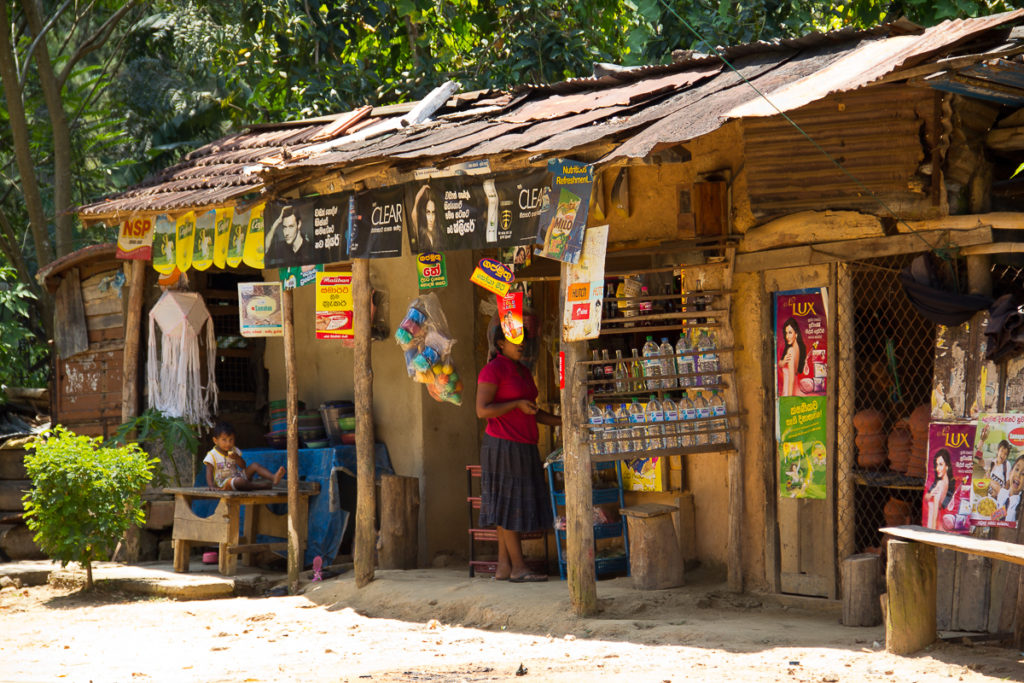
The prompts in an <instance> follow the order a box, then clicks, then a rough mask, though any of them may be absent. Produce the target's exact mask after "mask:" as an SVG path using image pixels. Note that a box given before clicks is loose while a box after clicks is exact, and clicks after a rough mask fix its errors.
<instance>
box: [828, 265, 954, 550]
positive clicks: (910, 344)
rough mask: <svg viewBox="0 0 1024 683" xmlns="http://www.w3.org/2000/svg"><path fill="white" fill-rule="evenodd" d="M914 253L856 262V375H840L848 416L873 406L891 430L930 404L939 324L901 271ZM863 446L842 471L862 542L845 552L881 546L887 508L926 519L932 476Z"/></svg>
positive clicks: (850, 341)
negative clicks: (920, 309)
mask: <svg viewBox="0 0 1024 683" xmlns="http://www.w3.org/2000/svg"><path fill="white" fill-rule="evenodd" d="M913 258H914V255H905V256H892V257H885V258H879V259H870V260H865V261H858V262H853V263H850V264H849V271H848V272H849V273H850V276H851V279H852V283H851V284H852V295H853V308H854V323H853V325H852V332H851V329H850V327H848V326H841V327H840V330H841V332H840V340H839V341H840V344H841V345H843V346H844V347H845V348H846V349H848V350H852V355H853V358H854V368H853V372H852V377H848V376H841V377H840V378H839V379H840V382H853V384H854V390H853V392H852V395H853V397H854V398H853V402H854V405H846V404H845V403H847V402H848V399H847V398H845V397H846V396H848V395H849V393H848V392H839V396H840V399H839V405H838V410H837V420H838V421H839V422H840V423H842V422H843V421H851V422H852V420H853V418H854V416H855V415H856V414H857V413H858V412H859V411H862V410H866V409H873V410H876V411H878V412H879V413H881V415H882V416H883V434H884V435H888V434H889V433H890V432H891V431H892V429H893V427H894V426H896V425H897V424H898V423H899V422H900V421H901V420H906V419H908V418H909V417H910V414H911V412H913V410H914V409H915V408H916V407H918V406H920V405H926V404H930V401H931V386H932V374H933V372H932V366H933V358H934V349H935V325H933V324H932V323H931V322H929V321H927V320H925V319H924V318H923V317H921V316H920V315H919V314H918V313H917V311H916V310H915V309H914V307H913V306H912V305H911V304H910V302H909V301H908V300H907V298H906V296H904V294H903V290H902V288H901V286H900V283H899V279H898V273H899V271H900V270H901V269H902V268H903V267H905V266H907V265H909V263H910V261H911V260H912V259H913ZM851 334H852V338H849V337H850V335H851ZM847 426H851V425H847ZM840 432H842V430H840ZM850 433H853V434H856V430H854V429H851V431H850ZM855 453H856V454H857V460H855V461H854V466H853V469H852V471H850V472H848V473H847V472H843V471H842V470H839V472H838V476H839V477H840V478H842V477H846V476H849V477H851V478H852V479H853V484H854V485H853V487H852V488H853V496H852V501H850V502H852V505H851V504H850V502H845V503H843V502H841V503H840V505H839V509H838V510H837V515H838V518H839V519H838V522H839V526H840V528H843V527H846V528H847V529H850V528H851V527H852V532H853V533H852V538H853V541H854V545H855V547H854V548H852V549H851V548H846V549H840V553H842V552H844V551H847V552H848V551H850V550H852V551H853V552H865V551H867V552H872V551H874V552H878V549H879V548H880V546H881V535H880V534H879V533H878V529H879V527H882V526H885V525H886V515H887V514H888V515H889V516H890V518H891V519H890V523H891V522H892V521H895V520H896V516H897V515H898V516H900V517H909V519H910V520H911V521H913V522H915V523H917V522H918V521H919V520H920V518H921V496H922V490H923V486H924V480H923V478H918V477H913V476H907V475H906V474H903V473H901V472H898V471H895V470H893V469H891V468H890V462H889V460H888V458H886V459H885V460H884V461H882V462H881V463H879V464H877V465H875V466H871V465H870V463H868V462H867V461H866V460H865V459H863V458H861V457H860V452H859V449H855ZM865 465H867V466H865ZM842 483H843V482H840V484H842ZM897 523H903V522H902V520H901V521H898V522H897ZM839 559H840V560H841V559H842V557H840V558H839Z"/></svg>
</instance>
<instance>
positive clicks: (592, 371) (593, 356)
mask: <svg viewBox="0 0 1024 683" xmlns="http://www.w3.org/2000/svg"><path fill="white" fill-rule="evenodd" d="M590 360H592V361H594V362H593V363H591V364H590V368H589V370H588V371H587V377H589V378H590V379H591V380H596V379H601V364H600V363H599V362H598V361H600V360H601V358H600V357H599V356H598V354H597V349H591V351H590ZM592 389H593V390H594V391H599V390H600V387H597V386H594V387H592Z"/></svg>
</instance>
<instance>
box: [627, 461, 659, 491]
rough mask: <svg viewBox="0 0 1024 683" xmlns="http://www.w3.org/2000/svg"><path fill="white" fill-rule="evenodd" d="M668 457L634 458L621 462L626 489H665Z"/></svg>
mask: <svg viewBox="0 0 1024 683" xmlns="http://www.w3.org/2000/svg"><path fill="white" fill-rule="evenodd" d="M667 463H668V461H667V459H666V458H661V457H655V458H633V459H632V460H623V461H622V462H621V463H619V467H620V469H621V470H622V488H623V489H625V490H626V491H664V490H665V481H666V479H667V477H666V474H665V469H666V465H667Z"/></svg>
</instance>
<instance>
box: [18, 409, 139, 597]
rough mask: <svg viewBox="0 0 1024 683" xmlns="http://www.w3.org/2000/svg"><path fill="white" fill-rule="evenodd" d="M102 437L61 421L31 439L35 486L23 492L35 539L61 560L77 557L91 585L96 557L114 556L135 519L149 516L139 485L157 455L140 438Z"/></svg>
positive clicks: (28, 460) (29, 464)
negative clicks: (107, 443)
mask: <svg viewBox="0 0 1024 683" xmlns="http://www.w3.org/2000/svg"><path fill="white" fill-rule="evenodd" d="M101 441H102V439H99V438H90V437H87V436H79V435H78V434H75V433H74V432H72V431H70V430H68V429H66V428H64V427H62V426H60V425H58V426H57V427H55V428H54V429H53V430H51V431H49V432H46V433H45V434H43V435H42V436H40V437H39V438H37V439H36V440H35V441H33V442H32V443H30V444H28V446H26V448H28V449H29V450H30V451H31V452H30V453H28V454H26V455H25V469H26V471H27V472H28V476H29V478H30V479H31V480H32V488H31V489H29V492H28V493H27V494H25V497H24V498H23V500H24V503H25V523H26V524H27V525H28V528H29V529H30V530H31V531H33V532H35V536H33V540H34V541H35V542H36V544H37V545H38V546H39V548H40V549H41V550H42V551H43V552H44V553H46V554H47V555H48V556H49V557H51V558H53V559H55V560H58V561H60V563H61V565H62V566H67V564H68V563H69V562H78V563H79V564H81V565H82V566H83V567H85V570H86V576H87V582H86V588H92V563H93V562H94V561H96V560H105V559H107V558H109V557H110V554H111V552H112V551H113V549H114V545H115V544H116V543H117V541H118V539H120V538H121V537H122V536H123V535H124V533H125V532H126V531H127V530H128V528H129V527H130V526H132V525H135V526H141V525H142V524H144V523H145V521H146V516H145V512H144V511H143V509H142V496H141V491H142V489H143V487H144V486H145V485H146V484H147V483H149V481H150V479H152V477H153V467H154V464H155V463H156V460H150V459H149V458H148V456H147V455H146V454H145V453H144V452H143V451H142V449H140V448H139V446H138V444H134V443H133V444H128V445H126V446H120V447H116V448H103V447H102V446H101V445H100V443H101Z"/></svg>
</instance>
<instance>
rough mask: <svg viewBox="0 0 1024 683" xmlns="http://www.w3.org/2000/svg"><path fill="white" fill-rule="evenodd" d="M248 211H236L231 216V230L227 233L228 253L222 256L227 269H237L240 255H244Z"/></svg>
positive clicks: (240, 260)
mask: <svg viewBox="0 0 1024 683" xmlns="http://www.w3.org/2000/svg"><path fill="white" fill-rule="evenodd" d="M249 215H250V211H249V210H248V209H246V210H245V211H238V210H237V209H236V210H235V211H233V212H232V214H231V230H230V231H229V232H228V251H227V253H226V254H225V255H224V261H225V262H226V263H227V264H228V267H229V268H237V267H238V264H240V263H241V262H242V255H243V254H244V253H245V233H246V232H247V231H248V230H249Z"/></svg>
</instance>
